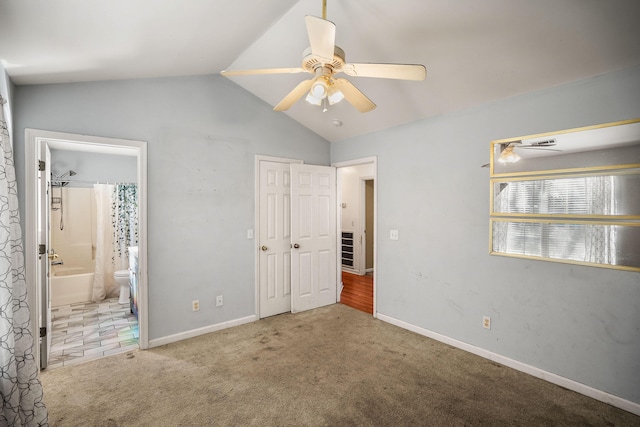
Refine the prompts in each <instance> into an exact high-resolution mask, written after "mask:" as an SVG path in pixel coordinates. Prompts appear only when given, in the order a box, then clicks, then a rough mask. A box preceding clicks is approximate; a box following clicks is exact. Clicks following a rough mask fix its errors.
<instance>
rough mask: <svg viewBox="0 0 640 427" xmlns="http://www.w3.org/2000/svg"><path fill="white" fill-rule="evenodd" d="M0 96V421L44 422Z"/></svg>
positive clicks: (14, 423)
mask: <svg viewBox="0 0 640 427" xmlns="http://www.w3.org/2000/svg"><path fill="white" fill-rule="evenodd" d="M2 104H3V102H2V98H1V97H0V397H1V398H2V401H1V402H0V404H1V407H0V425H2V426H5V425H6V426H46V425H48V421H47V419H48V414H47V408H46V406H45V404H44V401H43V396H42V385H41V383H40V380H39V379H38V365H37V363H36V360H35V352H34V345H35V344H36V343H35V340H34V337H33V335H32V334H31V328H30V324H29V323H30V313H29V305H28V304H27V284H26V282H25V266H24V250H23V247H22V237H21V233H22V231H21V228H20V214H19V212H18V194H17V188H16V174H15V168H14V164H13V151H12V147H11V143H10V141H9V132H8V130H7V124H6V122H5V120H4V111H3V107H2Z"/></svg>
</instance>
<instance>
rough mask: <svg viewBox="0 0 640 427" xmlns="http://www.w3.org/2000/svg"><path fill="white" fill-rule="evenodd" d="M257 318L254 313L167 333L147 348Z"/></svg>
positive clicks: (249, 321)
mask: <svg viewBox="0 0 640 427" xmlns="http://www.w3.org/2000/svg"><path fill="white" fill-rule="evenodd" d="M256 320H258V317H257V316H256V315H251V316H247V317H242V318H240V319H235V320H228V321H226V322H222V323H217V324H215V325H209V326H205V327H203V328H198V329H192V330H190V331H186V332H181V333H179V334H174V335H168V336H166V337H162V338H156V339H153V340H150V341H149V348H153V347H159V346H161V345H165V344H170V343H172V342H177V341H182V340H186V339H187V338H193V337H197V336H199V335H204V334H208V333H210V332H215V331H220V330H222V329H227V328H231V327H233V326H240V325H244V324H245V323H251V322H255V321H256Z"/></svg>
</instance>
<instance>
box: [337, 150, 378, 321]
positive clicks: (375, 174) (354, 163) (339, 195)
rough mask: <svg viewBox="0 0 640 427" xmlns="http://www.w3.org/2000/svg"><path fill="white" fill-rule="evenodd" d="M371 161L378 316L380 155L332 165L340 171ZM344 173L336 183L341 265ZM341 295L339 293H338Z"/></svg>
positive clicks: (374, 274) (374, 310) (374, 282)
mask: <svg viewBox="0 0 640 427" xmlns="http://www.w3.org/2000/svg"><path fill="white" fill-rule="evenodd" d="M369 163H373V177H371V179H373V182H374V185H373V317H378V310H377V306H378V305H377V304H378V297H377V295H378V269H377V268H376V266H377V265H378V236H379V234H378V157H377V156H371V157H363V158H361V159H354V160H346V161H343V162H336V163H332V164H331V166H333V167H335V168H337V169H338V171H340V168H344V167H349V166H359V165H366V164H369ZM341 175H342V174H341V173H337V179H336V185H337V191H336V201H337V209H338V212H339V216H338V218H337V221H338V222H337V227H336V229H337V231H336V232H337V245H338V250H337V254H336V255H337V262H338V264H337V265H339V266H342V259H341V258H342V245H341V243H342V238H341V237H342V236H341V230H340V229H341V227H342V220H341V212H342V209H341V208H340V206H341V204H342V176H341ZM337 270H338V276H339V277H338V283H342V277H341V276H342V268H341V267H340V268H338V269H337ZM338 297H339V295H338ZM339 300H340V298H338V301H339Z"/></svg>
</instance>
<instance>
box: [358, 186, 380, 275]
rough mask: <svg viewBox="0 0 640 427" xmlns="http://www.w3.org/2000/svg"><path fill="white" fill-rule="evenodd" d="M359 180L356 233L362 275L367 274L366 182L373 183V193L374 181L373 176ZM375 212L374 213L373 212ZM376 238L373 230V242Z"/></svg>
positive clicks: (374, 219) (374, 220)
mask: <svg viewBox="0 0 640 427" xmlns="http://www.w3.org/2000/svg"><path fill="white" fill-rule="evenodd" d="M359 179H360V185H359V187H360V188H359V189H358V192H359V197H360V213H359V215H360V218H359V223H360V230H358V232H359V233H360V236H361V239H362V240H361V242H360V245H361V248H360V254H359V255H360V268H359V270H360V274H361V275H364V274H367V234H366V229H367V181H373V191H375V189H376V180H375V177H373V176H368V175H367V176H361V177H359ZM374 212H375V211H374ZM375 222H376V218H375V215H374V216H373V223H374V224H375ZM375 238H376V233H375V229H374V230H373V240H374V241H375ZM375 265H376V264H375V258H374V263H373V267H374V268H373V270H374V272H375Z"/></svg>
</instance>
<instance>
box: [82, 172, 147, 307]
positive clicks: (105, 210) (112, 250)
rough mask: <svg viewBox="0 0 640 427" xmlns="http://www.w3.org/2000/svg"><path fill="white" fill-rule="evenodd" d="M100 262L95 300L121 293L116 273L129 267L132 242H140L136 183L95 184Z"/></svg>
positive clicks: (97, 244) (95, 286)
mask: <svg viewBox="0 0 640 427" xmlns="http://www.w3.org/2000/svg"><path fill="white" fill-rule="evenodd" d="M94 190H95V199H96V255H95V257H96V262H95V274H94V281H93V298H92V299H93V301H102V300H104V299H105V298H112V297H117V296H118V293H119V291H120V288H119V287H118V286H116V284H115V280H114V278H113V273H114V272H115V271H118V270H126V269H127V268H128V257H129V251H128V248H129V246H137V244H138V215H137V212H138V203H137V200H138V198H137V186H136V185H125V184H118V185H111V184H95V185H94Z"/></svg>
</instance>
